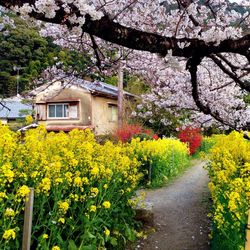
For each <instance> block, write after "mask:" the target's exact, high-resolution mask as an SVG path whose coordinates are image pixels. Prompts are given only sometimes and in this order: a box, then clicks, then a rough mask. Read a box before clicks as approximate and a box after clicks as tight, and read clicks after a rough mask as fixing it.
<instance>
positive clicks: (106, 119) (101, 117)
mask: <svg viewBox="0 0 250 250" xmlns="http://www.w3.org/2000/svg"><path fill="white" fill-rule="evenodd" d="M109 104H114V105H117V100H114V99H110V98H106V97H99V96H92V117H93V125H94V129H95V133H96V134H106V133H110V132H114V131H115V130H116V129H117V121H110V110H109V108H108V106H109Z"/></svg>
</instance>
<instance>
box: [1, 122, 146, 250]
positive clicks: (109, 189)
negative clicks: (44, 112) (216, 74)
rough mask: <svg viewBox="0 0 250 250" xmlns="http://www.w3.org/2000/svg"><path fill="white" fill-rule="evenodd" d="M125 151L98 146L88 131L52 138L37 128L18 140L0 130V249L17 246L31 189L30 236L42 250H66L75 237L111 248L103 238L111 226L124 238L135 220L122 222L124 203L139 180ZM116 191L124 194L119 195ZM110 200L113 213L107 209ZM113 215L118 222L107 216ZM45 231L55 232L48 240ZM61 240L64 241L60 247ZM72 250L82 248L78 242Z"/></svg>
mask: <svg viewBox="0 0 250 250" xmlns="http://www.w3.org/2000/svg"><path fill="white" fill-rule="evenodd" d="M129 147H130V146H129V145H122V144H118V145H114V144H113V143H111V142H107V143H106V144H105V145H100V144H98V143H97V142H96V141H95V139H94V135H93V134H92V133H91V132H90V131H88V130H86V131H77V130H74V131H71V132H70V133H68V134H65V133H57V134H56V133H47V132H46V130H45V128H44V127H38V128H37V129H34V130H30V131H28V132H27V133H26V135H25V137H21V134H19V133H14V132H11V131H10V130H9V129H8V127H7V126H4V125H0V220H1V221H2V224H1V228H0V238H2V243H1V241H0V249H4V247H5V245H4V244H9V245H8V247H9V249H15V247H16V244H17V243H15V241H21V237H22V227H23V225H22V219H23V218H22V216H23V209H24V203H25V198H26V197H27V195H28V194H29V192H30V189H29V187H33V188H34V191H35V199H34V215H33V223H34V225H38V226H37V228H38V229H37V231H34V232H33V234H35V235H36V238H38V242H36V245H39V246H40V248H41V249H60V248H62V249H66V248H67V249H68V247H67V244H68V239H67V237H71V239H74V240H75V238H79V239H80V238H81V237H79V235H82V236H83V235H84V237H86V235H89V238H88V239H85V240H86V242H88V241H89V244H90V245H91V244H92V242H91V239H93V237H94V236H93V235H98V236H95V237H99V238H98V239H96V240H95V242H98V246H96V248H99V247H101V245H102V244H104V241H103V238H102V237H105V239H106V241H109V240H111V239H112V242H113V241H114V242H115V240H114V239H113V238H111V237H107V236H109V235H110V232H111V229H108V227H110V225H112V220H115V223H113V224H114V225H116V226H117V227H118V228H117V229H119V231H120V232H121V235H123V237H127V236H126V235H125V232H126V231H127V228H128V227H129V226H131V227H132V225H133V218H132V217H131V219H127V218H126V222H127V224H124V218H123V217H124V216H126V214H131V211H129V209H130V208H129V207H128V206H127V201H128V199H129V198H131V197H132V195H133V194H134V191H135V189H136V187H137V186H138V182H139V180H140V179H141V177H142V174H141V173H140V171H139V168H140V162H139V161H138V160H137V159H136V158H135V157H133V158H131V155H129V154H128V153H127V151H129V149H128V148H129ZM120 190H125V191H124V193H123V194H121V192H120ZM113 200H114V201H116V207H113V206H112V205H111V204H112V203H113ZM123 204H126V208H124V205H123ZM112 209H116V211H117V212H116V214H117V216H116V217H113V216H110V214H111V213H112ZM124 209H125V211H123V210H124ZM131 209H132V208H131ZM105 216H106V217H105ZM119 223H120V224H119ZM13 228H15V229H16V228H19V229H20V230H14V229H13ZM48 228H53V230H51V231H50V232H49V234H48ZM98 230H99V231H98ZM112 230H113V229H112ZM85 231H86V232H88V234H85ZM19 232H20V233H19ZM38 232H39V234H40V237H37V234H38ZM97 232H98V233H97ZM122 232H123V233H122ZM62 235H64V237H65V236H67V237H65V239H62V240H61V241H60V242H59V241H58V239H61V238H62V237H63V236H62ZM68 235H70V236H68ZM46 239H48V240H46ZM69 239H70V238H69ZM63 240H65V243H63ZM1 244H2V245H1ZM18 244H20V242H19V243H18ZM61 244H62V245H61ZM63 244H64V245H63ZM76 244H77V245H81V242H80V240H79V242H76Z"/></svg>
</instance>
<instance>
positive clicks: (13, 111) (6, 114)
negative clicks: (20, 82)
mask: <svg viewBox="0 0 250 250" xmlns="http://www.w3.org/2000/svg"><path fill="white" fill-rule="evenodd" d="M30 114H32V104H30V103H25V99H24V98H23V97H21V96H20V95H17V96H14V97H10V98H6V99H2V100H0V121H1V122H2V124H7V123H8V124H10V123H16V122H18V121H20V120H24V119H25V117H26V116H27V115H30Z"/></svg>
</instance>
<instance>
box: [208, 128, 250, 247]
mask: <svg viewBox="0 0 250 250" xmlns="http://www.w3.org/2000/svg"><path fill="white" fill-rule="evenodd" d="M214 138H215V140H216V144H215V146H214V147H213V148H212V149H211V150H210V154H209V160H210V163H209V166H208V170H209V175H210V183H209V189H210V192H211V195H212V199H213V208H214V213H213V223H214V231H213V237H214V238H215V239H216V243H215V244H221V249H241V248H242V247H243V246H244V244H245V225H246V222H247V215H248V209H249V205H250V171H249V170H250V168H249V166H250V142H249V141H247V140H245V139H244V138H243V134H242V133H239V132H232V133H231V134H229V135H228V136H225V135H217V136H216V137H214ZM228 239H230V240H228Z"/></svg>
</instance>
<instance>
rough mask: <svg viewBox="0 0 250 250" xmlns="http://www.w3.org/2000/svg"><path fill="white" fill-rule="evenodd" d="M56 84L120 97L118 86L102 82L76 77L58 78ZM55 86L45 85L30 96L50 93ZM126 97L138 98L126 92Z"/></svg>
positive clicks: (54, 81) (55, 80)
mask: <svg viewBox="0 0 250 250" xmlns="http://www.w3.org/2000/svg"><path fill="white" fill-rule="evenodd" d="M56 82H61V88H66V87H70V86H79V87H81V88H84V89H86V90H88V91H90V92H91V93H92V94H95V93H96V94H104V95H109V96H113V97H118V88H117V87H116V86H113V85H110V84H107V83H104V82H101V81H94V82H90V81H87V80H84V79H81V78H78V77H75V76H67V77H65V76H61V75H60V76H58V77H56V78H55V79H54V80H53V81H52V83H56ZM52 86H53V84H51V83H47V84H44V85H42V86H40V87H38V88H36V89H35V90H33V91H31V92H30V95H31V96H32V95H33V96H34V95H37V94H39V93H41V92H43V91H50V87H52ZM123 93H124V94H125V95H127V96H130V97H136V96H135V95H133V94H131V93H129V92H126V91H124V92H123Z"/></svg>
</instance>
